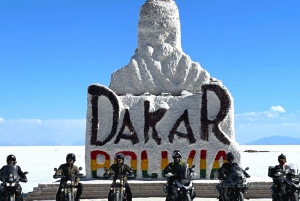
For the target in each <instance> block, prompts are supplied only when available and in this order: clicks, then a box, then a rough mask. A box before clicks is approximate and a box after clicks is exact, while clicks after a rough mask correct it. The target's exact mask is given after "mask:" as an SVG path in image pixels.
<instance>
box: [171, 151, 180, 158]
mask: <svg viewBox="0 0 300 201" xmlns="http://www.w3.org/2000/svg"><path fill="white" fill-rule="evenodd" d="M172 157H173V159H175V157H179V158H181V153H180V151H179V150H174V151H173V154H172Z"/></svg>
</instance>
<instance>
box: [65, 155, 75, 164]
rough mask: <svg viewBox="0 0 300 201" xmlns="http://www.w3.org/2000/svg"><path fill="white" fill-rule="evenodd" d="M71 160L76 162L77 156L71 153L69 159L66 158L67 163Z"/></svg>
mask: <svg viewBox="0 0 300 201" xmlns="http://www.w3.org/2000/svg"><path fill="white" fill-rule="evenodd" d="M69 158H72V159H73V161H74V162H75V161H76V156H75V154H73V153H69V154H68V155H67V157H66V161H67V162H68V160H69Z"/></svg>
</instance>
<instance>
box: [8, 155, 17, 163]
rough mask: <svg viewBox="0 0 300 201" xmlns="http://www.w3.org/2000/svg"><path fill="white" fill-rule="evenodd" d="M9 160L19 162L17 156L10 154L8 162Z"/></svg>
mask: <svg viewBox="0 0 300 201" xmlns="http://www.w3.org/2000/svg"><path fill="white" fill-rule="evenodd" d="M8 161H14V165H15V164H16V163H17V158H16V156H15V155H13V154H10V155H8V156H7V157H6V163H7V164H8Z"/></svg>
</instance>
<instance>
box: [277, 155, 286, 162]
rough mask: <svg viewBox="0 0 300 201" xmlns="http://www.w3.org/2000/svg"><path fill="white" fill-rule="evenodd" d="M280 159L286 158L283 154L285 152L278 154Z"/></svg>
mask: <svg viewBox="0 0 300 201" xmlns="http://www.w3.org/2000/svg"><path fill="white" fill-rule="evenodd" d="M280 159H284V160H286V156H285V155H283V154H280V155H279V156H278V161H280Z"/></svg>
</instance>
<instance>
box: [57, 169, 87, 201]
mask: <svg viewBox="0 0 300 201" xmlns="http://www.w3.org/2000/svg"><path fill="white" fill-rule="evenodd" d="M80 170H82V167H79V171H80ZM54 171H55V172H57V168H54ZM83 176H84V175H83V174H81V173H78V174H77V175H71V174H70V175H55V178H56V179H57V178H61V180H62V182H61V185H62V188H61V194H60V197H61V199H60V200H61V201H74V200H75V187H76V178H82V177H83Z"/></svg>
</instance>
